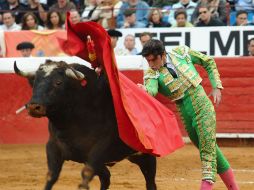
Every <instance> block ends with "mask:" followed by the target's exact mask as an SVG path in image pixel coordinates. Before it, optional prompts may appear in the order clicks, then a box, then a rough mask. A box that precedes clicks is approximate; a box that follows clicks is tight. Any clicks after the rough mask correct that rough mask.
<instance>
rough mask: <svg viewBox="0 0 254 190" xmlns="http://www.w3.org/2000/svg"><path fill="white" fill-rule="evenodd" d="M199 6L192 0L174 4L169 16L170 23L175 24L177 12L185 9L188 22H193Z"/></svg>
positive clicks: (183, 0) (182, 0) (181, 0)
mask: <svg viewBox="0 0 254 190" xmlns="http://www.w3.org/2000/svg"><path fill="white" fill-rule="evenodd" d="M196 6H197V3H194V2H193V1H192V0H180V1H179V2H178V3H175V4H173V6H172V9H171V10H170V14H169V23H171V24H175V23H176V20H175V19H174V18H175V11H176V10H177V9H184V10H185V11H186V14H187V21H188V22H191V16H192V14H193V12H194V10H195V8H196Z"/></svg>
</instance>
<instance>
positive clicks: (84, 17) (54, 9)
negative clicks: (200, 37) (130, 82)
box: [0, 0, 254, 54]
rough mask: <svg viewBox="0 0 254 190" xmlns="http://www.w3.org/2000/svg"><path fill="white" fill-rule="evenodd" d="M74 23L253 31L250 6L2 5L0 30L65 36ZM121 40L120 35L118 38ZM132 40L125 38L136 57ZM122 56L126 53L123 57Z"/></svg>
mask: <svg viewBox="0 0 254 190" xmlns="http://www.w3.org/2000/svg"><path fill="white" fill-rule="evenodd" d="M67 11H69V12H70V19H71V22H73V23H74V24H76V23H78V22H81V21H93V22H97V23H99V24H100V25H102V26H103V27H104V28H105V29H107V30H109V29H110V30H111V29H116V28H147V27H149V28H156V27H168V28H170V27H205V26H227V25H233V26H248V25H253V20H254V1H249V0H0V30H2V31H19V30H63V29H65V26H64V22H65V15H66V12H67ZM118 37H120V36H119V34H118V36H116V38H118ZM133 38H134V39H135V37H134V36H132V35H128V36H126V37H125V40H124V45H125V47H126V49H127V50H128V51H126V52H123V54H137V53H139V52H137V50H136V49H135V40H134V42H133ZM121 52H122V51H121Z"/></svg>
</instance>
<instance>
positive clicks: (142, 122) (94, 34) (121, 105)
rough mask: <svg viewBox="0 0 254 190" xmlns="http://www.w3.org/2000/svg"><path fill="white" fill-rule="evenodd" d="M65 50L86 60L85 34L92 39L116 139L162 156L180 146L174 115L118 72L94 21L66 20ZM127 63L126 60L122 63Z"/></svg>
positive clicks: (106, 40) (104, 36)
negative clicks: (114, 121) (107, 87)
mask: <svg viewBox="0 0 254 190" xmlns="http://www.w3.org/2000/svg"><path fill="white" fill-rule="evenodd" d="M66 29H67V40H66V41H65V42H64V43H63V44H62V45H63V46H64V49H65V51H66V53H68V54H70V55H76V56H79V57H80V58H82V59H85V60H86V61H88V62H91V61H90V60H89V55H88V50H87V46H86V42H87V36H88V35H89V36H90V37H91V39H92V40H93V41H94V45H95V46H94V49H95V53H96V60H95V63H92V64H93V67H94V66H96V65H97V66H99V65H101V66H102V67H103V68H104V70H105V73H106V74H107V77H108V80H109V84H110V89H111V93H112V97H113V102H114V107H115V113H116V118H117V123H118V131H119V136H120V138H121V139H122V140H123V141H124V142H125V143H126V144H127V145H129V146H130V147H132V148H133V149H135V150H137V151H141V152H144V153H149V154H153V155H156V156H165V155H167V154H169V153H171V152H173V151H175V150H176V149H178V148H180V147H182V146H183V141H182V135H181V133H180V130H179V128H178V124H177V121H176V118H175V115H174V114H173V113H172V111H170V110H169V109H168V108H166V107H165V106H164V105H162V104H161V103H160V102H158V101H157V100H156V99H155V98H153V97H151V96H150V95H149V94H147V93H146V92H144V91H143V90H142V89H140V88H139V87H138V86H137V85H136V84H134V83H133V82H132V81H130V80H129V79H128V78H127V77H125V76H124V75H123V74H122V73H121V72H119V71H118V69H117V66H116V60H115V55H114V51H113V49H112V48H111V43H110V37H109V36H108V34H107V32H106V31H105V29H104V28H102V27H101V26H100V25H99V24H97V23H95V22H81V23H78V24H75V25H74V24H72V23H71V22H70V21H69V13H68V14H67V19H66ZM126 64H128V63H126Z"/></svg>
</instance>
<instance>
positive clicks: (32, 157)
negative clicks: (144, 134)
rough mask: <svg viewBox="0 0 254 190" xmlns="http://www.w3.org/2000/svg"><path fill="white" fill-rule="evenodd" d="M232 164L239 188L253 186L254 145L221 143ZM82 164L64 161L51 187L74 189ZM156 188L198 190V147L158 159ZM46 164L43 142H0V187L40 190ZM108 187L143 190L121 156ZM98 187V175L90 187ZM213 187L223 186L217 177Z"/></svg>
mask: <svg viewBox="0 0 254 190" xmlns="http://www.w3.org/2000/svg"><path fill="white" fill-rule="evenodd" d="M222 151H223V152H224V154H225V155H226V157H227V158H228V159H229V161H230V163H231V165H232V167H233V168H234V171H235V175H236V179H237V181H238V183H239V186H240V189H241V190H254V161H253V160H254V148H251V147H233V148H232V147H223V148H222ZM81 168H82V165H81V164H77V163H74V162H71V161H70V162H66V163H65V165H64V167H63V170H62V173H61V175H60V179H59V180H58V182H57V183H56V184H55V186H54V190H72V189H73V190H76V189H77V185H78V184H79V182H80V181H81V177H80V171H81ZM157 168H158V170H157V177H156V181H157V186H158V189H159V190H198V189H199V183H200V176H201V174H200V173H201V172H200V161H199V156H198V151H197V150H196V149H195V148H194V147H193V146H192V145H186V146H185V147H184V148H182V149H180V150H178V151H176V152H175V153H173V154H171V155H169V156H167V157H165V158H159V159H158V167H157ZM46 171H47V166H46V157H45V145H0V190H42V189H43V187H44V182H45V176H46ZM110 171H111V175H112V177H111V188H110V189H111V190H130V189H135V190H145V183H144V178H143V176H142V174H141V172H140V171H139V169H138V168H137V166H136V165H134V164H131V163H130V162H128V161H126V160H124V161H122V162H120V163H118V164H116V165H115V166H114V167H112V168H111V169H110ZM97 189H99V182H98V178H95V179H94V180H93V181H92V183H91V190H97ZM214 189H215V190H222V189H226V188H225V186H224V185H223V183H222V181H221V180H220V179H218V181H217V183H216V184H215V186H214Z"/></svg>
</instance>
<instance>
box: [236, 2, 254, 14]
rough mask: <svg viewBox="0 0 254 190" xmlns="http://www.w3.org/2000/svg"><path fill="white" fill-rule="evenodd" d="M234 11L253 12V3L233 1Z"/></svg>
mask: <svg viewBox="0 0 254 190" xmlns="http://www.w3.org/2000/svg"><path fill="white" fill-rule="evenodd" d="M235 10H236V11H239V10H245V11H248V12H252V13H253V11H254V1H252V0H235Z"/></svg>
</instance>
